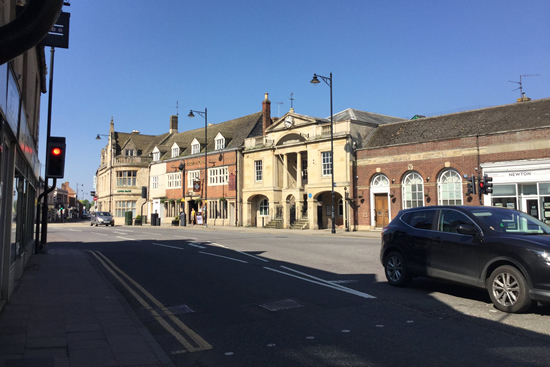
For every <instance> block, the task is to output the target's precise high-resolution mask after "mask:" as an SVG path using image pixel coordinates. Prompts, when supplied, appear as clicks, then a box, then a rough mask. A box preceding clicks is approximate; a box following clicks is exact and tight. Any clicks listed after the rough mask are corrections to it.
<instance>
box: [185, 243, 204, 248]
mask: <svg viewBox="0 0 550 367" xmlns="http://www.w3.org/2000/svg"><path fill="white" fill-rule="evenodd" d="M188 245H189V246H193V247H198V248H206V247H204V246H201V245H197V244H195V243H191V242H189V243H188Z"/></svg>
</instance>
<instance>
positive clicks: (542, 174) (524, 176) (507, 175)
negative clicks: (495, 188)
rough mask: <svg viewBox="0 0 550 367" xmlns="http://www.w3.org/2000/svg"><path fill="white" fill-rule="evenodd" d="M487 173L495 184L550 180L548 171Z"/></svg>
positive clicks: (549, 171)
mask: <svg viewBox="0 0 550 367" xmlns="http://www.w3.org/2000/svg"><path fill="white" fill-rule="evenodd" d="M485 173H487V174H488V175H489V176H491V177H493V180H494V181H493V182H538V181H546V180H550V170H548V169H544V170H531V171H529V170H525V171H509V172H485Z"/></svg>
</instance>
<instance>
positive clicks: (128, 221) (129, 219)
mask: <svg viewBox="0 0 550 367" xmlns="http://www.w3.org/2000/svg"><path fill="white" fill-rule="evenodd" d="M124 218H125V223H124V224H125V225H127V226H131V225H132V212H126V213H124Z"/></svg>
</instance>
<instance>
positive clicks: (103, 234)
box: [90, 232, 108, 236]
mask: <svg viewBox="0 0 550 367" xmlns="http://www.w3.org/2000/svg"><path fill="white" fill-rule="evenodd" d="M90 233H92V234H98V235H100V236H108V234H106V233H99V232H90Z"/></svg>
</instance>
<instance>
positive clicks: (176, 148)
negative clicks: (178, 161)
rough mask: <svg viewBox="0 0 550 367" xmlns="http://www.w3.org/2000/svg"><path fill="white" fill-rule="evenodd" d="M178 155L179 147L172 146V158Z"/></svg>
mask: <svg viewBox="0 0 550 367" xmlns="http://www.w3.org/2000/svg"><path fill="white" fill-rule="evenodd" d="M179 155H180V147H178V146H177V145H176V144H174V145H173V146H172V158H175V157H177V156H179Z"/></svg>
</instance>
